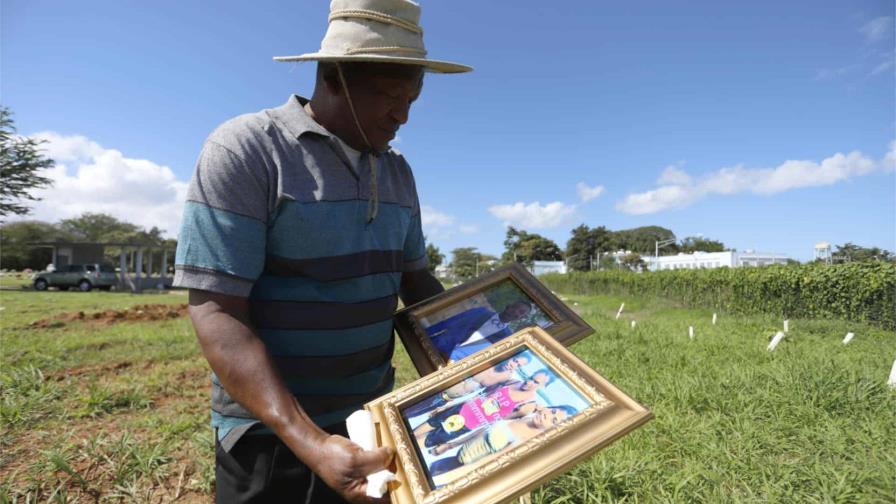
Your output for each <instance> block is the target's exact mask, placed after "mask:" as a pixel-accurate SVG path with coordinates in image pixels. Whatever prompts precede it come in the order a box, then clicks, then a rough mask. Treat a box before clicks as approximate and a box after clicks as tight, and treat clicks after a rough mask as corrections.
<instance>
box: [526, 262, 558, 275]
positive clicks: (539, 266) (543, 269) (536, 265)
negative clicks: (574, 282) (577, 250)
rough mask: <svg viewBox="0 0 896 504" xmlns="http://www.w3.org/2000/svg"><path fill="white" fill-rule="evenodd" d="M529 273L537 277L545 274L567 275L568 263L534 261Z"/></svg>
mask: <svg viewBox="0 0 896 504" xmlns="http://www.w3.org/2000/svg"><path fill="white" fill-rule="evenodd" d="M529 271H530V272H531V273H532V274H533V275H535V276H539V275H544V274H545V273H566V263H565V262H563V261H532V267H531V268H529Z"/></svg>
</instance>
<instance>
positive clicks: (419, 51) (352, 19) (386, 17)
mask: <svg viewBox="0 0 896 504" xmlns="http://www.w3.org/2000/svg"><path fill="white" fill-rule="evenodd" d="M419 21H420V6H419V5H417V4H416V3H414V2H411V1H409V0H333V1H332V2H331V3H330V17H329V27H328V28H327V33H326V35H324V39H323V40H322V41H321V43H320V51H318V52H315V53H308V54H301V55H299V56H277V57H275V58H274V60H275V61H332V62H338V61H341V62H350V61H367V62H378V63H401V64H406V65H419V66H422V67H424V68H425V69H426V70H427V71H431V72H438V73H459V72H469V71H470V70H473V69H472V68H471V67H469V66H466V65H461V64H458V63H451V62H448V61H439V60H431V59H426V49H425V48H424V47H423V28H421V27H420V24H419Z"/></svg>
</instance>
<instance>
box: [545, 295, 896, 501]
mask: <svg viewBox="0 0 896 504" xmlns="http://www.w3.org/2000/svg"><path fill="white" fill-rule="evenodd" d="M623 301H624V302H625V303H626V306H625V311H624V312H623V316H622V317H621V319H620V320H619V321H616V320H615V315H616V311H617V310H618V308H619V305H620V303H621V302H623ZM567 302H568V303H570V304H573V303H577V304H578V307H576V308H577V309H580V310H581V312H582V315H583V316H584V318H585V319H586V320H587V321H588V322H589V323H590V324H591V325H592V326H593V327H595V329H596V331H597V333H596V334H595V335H593V336H591V337H589V338H587V339H585V340H583V341H581V342H579V343H578V344H576V345H575V346H574V347H573V351H574V352H575V353H576V354H577V355H579V356H580V357H581V358H582V359H583V360H585V361H586V362H587V363H588V364H589V365H591V366H592V367H594V368H595V369H597V370H598V371H599V372H600V373H601V374H602V375H603V376H605V377H606V378H608V379H609V380H611V381H612V382H613V383H615V384H616V385H618V386H619V387H620V388H622V389H623V390H624V391H625V392H626V393H628V394H629V395H631V396H632V397H634V398H635V399H637V400H638V401H639V402H641V403H643V404H645V405H647V406H648V407H649V408H650V409H651V410H652V411H653V413H654V415H655V416H656V418H655V419H654V420H653V421H652V422H650V423H648V424H646V425H645V426H644V427H643V428H641V429H639V430H637V431H635V432H634V433H632V434H631V435H629V436H627V437H625V438H623V439H622V440H620V441H618V442H617V443H616V444H615V445H612V446H610V447H609V448H608V449H606V450H604V451H603V452H601V453H599V454H598V455H596V456H594V457H593V458H591V459H590V460H589V461H587V462H585V463H582V464H580V465H579V466H578V467H576V469H575V470H573V471H571V472H570V473H569V474H567V475H565V476H563V477H561V478H559V479H558V480H556V481H554V482H552V483H551V484H549V485H547V486H546V487H544V488H542V489H540V490H538V491H536V492H535V493H534V495H533V497H534V499H533V500H534V501H535V502H565V501H568V502H620V501H626V502H639V501H658V502H687V501H698V502H893V498H894V495H896V479H894V474H896V472H894V471H896V450H894V449H893V445H892V440H893V439H896V420H894V411H896V392H894V391H893V390H890V389H888V387H887V386H886V384H885V382H886V379H887V376H888V373H889V370H890V366H891V365H892V362H893V358H894V357H896V337H894V334H893V333H892V332H887V331H883V330H880V329H875V328H872V327H868V326H862V325H858V324H850V323H844V322H838V321H815V320H791V321H790V332H789V333H788V335H787V337H786V338H785V339H784V341H783V342H782V343H781V344H780V345H779V346H778V348H777V349H776V350H775V351H774V352H768V351H766V346H767V344H768V341H769V338H770V337H771V336H772V334H774V332H775V331H777V330H780V328H781V325H782V321H781V320H780V319H775V318H772V317H763V316H739V317H727V316H725V315H724V314H720V318H719V321H718V324H717V325H715V326H713V325H712V323H711V320H712V312H711V311H708V310H685V309H680V308H676V307H674V306H672V305H669V304H667V303H657V302H650V301H646V300H639V299H631V298H619V297H611V296H599V297H583V296H573V297H571V298H570V299H569V300H568V301H567ZM633 319H634V320H637V321H638V322H637V325H636V328H635V329H632V328H631V326H630V320H633ZM688 326H694V328H695V338H694V340H690V339H689V338H688ZM847 331H853V332H855V333H856V339H854V340H853V342H852V343H851V344H849V345H847V346H844V345H842V343H841V340H842V339H843V336H844V335H845V334H846V332H847Z"/></svg>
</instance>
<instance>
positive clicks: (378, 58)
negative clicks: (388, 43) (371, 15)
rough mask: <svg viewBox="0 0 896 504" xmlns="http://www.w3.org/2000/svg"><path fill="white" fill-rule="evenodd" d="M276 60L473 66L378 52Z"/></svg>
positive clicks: (456, 69)
mask: <svg viewBox="0 0 896 504" xmlns="http://www.w3.org/2000/svg"><path fill="white" fill-rule="evenodd" d="M274 61H284V62H289V61H329V62H333V63H336V62H340V61H347V62H351V61H356V62H362V61H363V62H368V63H398V64H402V65H417V66H422V67H423V68H424V69H425V70H426V71H429V72H436V73H464V72H471V71H472V70H473V67H470V66H467V65H461V64H460V63H452V62H450V61H440V60H431V59H426V58H405V57H401V56H382V55H377V54H353V55H334V54H324V53H309V54H300V55H298V56H275V57H274Z"/></svg>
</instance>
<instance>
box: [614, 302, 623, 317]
mask: <svg viewBox="0 0 896 504" xmlns="http://www.w3.org/2000/svg"><path fill="white" fill-rule="evenodd" d="M623 308H625V303H622V304H621V305H619V311H618V312H616V320H619V317H620V316H621V315H622V309H623Z"/></svg>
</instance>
